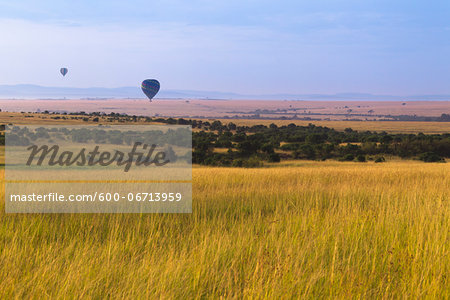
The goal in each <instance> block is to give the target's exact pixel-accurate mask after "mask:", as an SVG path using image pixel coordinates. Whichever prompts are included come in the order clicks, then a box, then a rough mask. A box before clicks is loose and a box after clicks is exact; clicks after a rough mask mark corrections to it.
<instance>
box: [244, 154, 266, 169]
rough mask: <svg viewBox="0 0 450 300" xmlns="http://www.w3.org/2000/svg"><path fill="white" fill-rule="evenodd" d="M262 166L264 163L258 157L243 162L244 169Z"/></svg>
mask: <svg viewBox="0 0 450 300" xmlns="http://www.w3.org/2000/svg"><path fill="white" fill-rule="evenodd" d="M262 165H263V163H262V161H261V160H260V159H259V158H258V157H256V156H252V157H250V158H249V159H246V160H243V162H242V166H243V167H244V168H257V167H261V166H262Z"/></svg>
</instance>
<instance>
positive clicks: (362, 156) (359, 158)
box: [356, 154, 366, 162]
mask: <svg viewBox="0 0 450 300" xmlns="http://www.w3.org/2000/svg"><path fill="white" fill-rule="evenodd" d="M356 161H358V162H366V156H365V155H362V154H360V155H358V156H357V157H356Z"/></svg>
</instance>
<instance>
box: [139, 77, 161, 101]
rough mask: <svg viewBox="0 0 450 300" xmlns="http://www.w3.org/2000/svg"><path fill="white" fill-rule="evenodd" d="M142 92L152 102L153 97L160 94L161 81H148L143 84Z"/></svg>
mask: <svg viewBox="0 0 450 300" xmlns="http://www.w3.org/2000/svg"><path fill="white" fill-rule="evenodd" d="M141 88H142V91H143V92H144V94H145V95H146V96H147V97H148V99H150V102H152V99H153V97H155V95H156V94H157V93H158V92H159V88H160V85H159V81H158V80H156V79H146V80H144V81H142V84H141Z"/></svg>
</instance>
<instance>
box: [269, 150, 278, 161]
mask: <svg viewBox="0 0 450 300" xmlns="http://www.w3.org/2000/svg"><path fill="white" fill-rule="evenodd" d="M280 161H281V158H280V155H279V154H278V153H275V152H274V153H270V154H269V162H280Z"/></svg>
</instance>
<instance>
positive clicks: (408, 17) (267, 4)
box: [0, 0, 450, 96]
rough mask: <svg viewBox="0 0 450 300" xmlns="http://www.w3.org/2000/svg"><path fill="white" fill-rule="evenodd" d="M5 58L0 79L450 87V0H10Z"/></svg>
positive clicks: (302, 87)
mask: <svg viewBox="0 0 450 300" xmlns="http://www.w3.org/2000/svg"><path fill="white" fill-rule="evenodd" d="M0 59H1V60H0V85H5V84H7V85H9V84H36V85H42V86H66V87H123V86H139V85H140V82H141V81H142V80H144V79H146V78H156V79H158V80H159V81H160V82H161V88H162V89H184V90H205V91H222V92H235V93H243V94H279V93H291V94H293V93H297V94H311V93H319V94H334V93H347V92H354V93H372V94H382V95H383V94H388V95H400V96H401V95H417V94H419V95H420V94H450V1H448V0H433V1H425V0H421V1H416V0H395V1H393V0H364V1H362V0H341V1H339V0H314V1H312V0H308V1H306V0H292V1H288V0H272V1H269V0H190V1H185V0H166V1H162V0H158V1H155V0H146V1H141V0H128V1H123V0H121V1H116V0H108V1H106V0H95V1H92V0H90V1H86V0H72V1H65V0H40V1H32V0H24V1H21V0H15V1H11V0H0ZM61 67H68V68H69V73H68V74H67V75H66V77H62V76H61V75H60V74H59V69H60V68H61Z"/></svg>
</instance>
